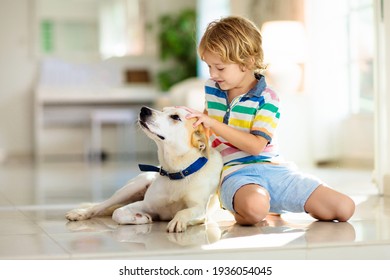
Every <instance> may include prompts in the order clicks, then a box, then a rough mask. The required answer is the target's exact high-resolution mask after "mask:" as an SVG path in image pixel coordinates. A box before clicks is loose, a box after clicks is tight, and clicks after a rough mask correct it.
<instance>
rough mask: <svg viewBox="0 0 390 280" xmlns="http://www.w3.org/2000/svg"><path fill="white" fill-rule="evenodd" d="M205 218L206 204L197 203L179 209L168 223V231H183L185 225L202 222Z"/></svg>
mask: <svg viewBox="0 0 390 280" xmlns="http://www.w3.org/2000/svg"><path fill="white" fill-rule="evenodd" d="M205 220H206V205H203V204H197V205H195V206H193V207H190V208H186V209H183V210H180V211H178V212H177V213H176V215H175V217H173V219H172V220H171V221H170V222H169V223H168V227H167V231H168V232H183V231H185V230H186V229H187V226H190V225H197V224H201V223H204V222H205Z"/></svg>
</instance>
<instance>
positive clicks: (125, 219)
mask: <svg viewBox="0 0 390 280" xmlns="http://www.w3.org/2000/svg"><path fill="white" fill-rule="evenodd" d="M112 219H113V220H114V221H115V222H117V223H118V224H121V225H142V224H150V223H151V222H152V217H151V216H150V215H149V214H146V213H141V212H133V210H131V209H126V208H119V209H116V210H115V211H114V213H113V214H112Z"/></svg>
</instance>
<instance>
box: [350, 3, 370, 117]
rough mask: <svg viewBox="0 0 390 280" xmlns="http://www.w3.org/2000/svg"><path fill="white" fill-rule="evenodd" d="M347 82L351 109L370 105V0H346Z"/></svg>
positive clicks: (360, 109)
mask: <svg viewBox="0 0 390 280" xmlns="http://www.w3.org/2000/svg"><path fill="white" fill-rule="evenodd" d="M347 24H348V28H347V30H348V33H349V34H348V39H349V46H348V50H349V63H348V67H349V77H350V79H349V82H350V97H351V111H352V113H370V112H373V109H374V84H373V83H374V76H373V56H374V43H375V40H374V13H373V2H372V0H349V6H348V12H347Z"/></svg>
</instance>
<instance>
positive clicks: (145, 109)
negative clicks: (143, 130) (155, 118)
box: [139, 107, 152, 120]
mask: <svg viewBox="0 0 390 280" xmlns="http://www.w3.org/2000/svg"><path fill="white" fill-rule="evenodd" d="M151 115H152V110H151V109H149V108H148V107H142V108H141V111H140V113H139V117H140V119H141V120H145V119H146V118H147V117H149V116H151Z"/></svg>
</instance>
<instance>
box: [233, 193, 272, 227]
mask: <svg viewBox="0 0 390 280" xmlns="http://www.w3.org/2000/svg"><path fill="white" fill-rule="evenodd" d="M250 200H251V199H249V200H248V202H247V203H246V204H245V205H244V206H241V207H239V209H238V210H236V211H237V214H236V215H235V218H236V221H237V223H239V224H240V225H255V224H257V223H259V222H261V221H262V220H264V219H265V217H266V216H267V215H268V212H269V208H270V205H269V202H268V201H265V200H263V201H262V202H261V203H259V201H252V202H251V201H250Z"/></svg>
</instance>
